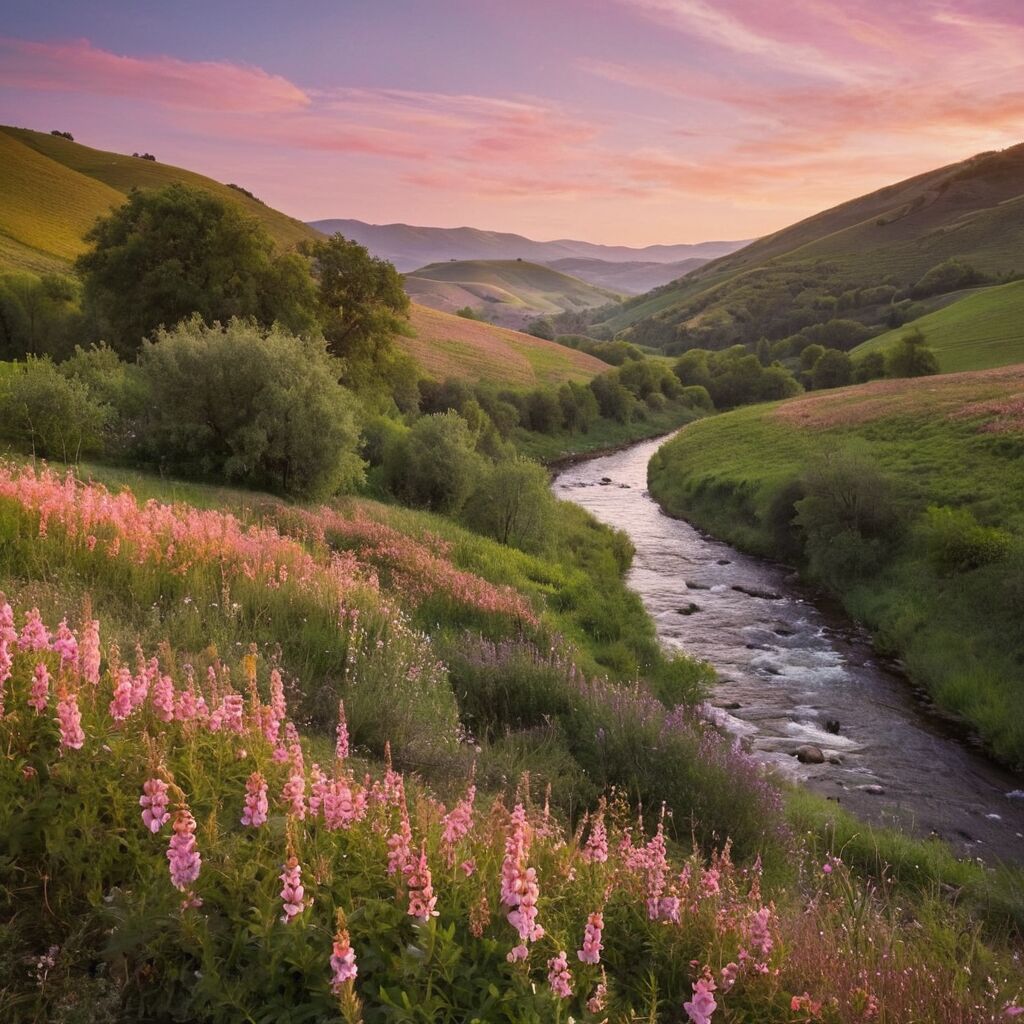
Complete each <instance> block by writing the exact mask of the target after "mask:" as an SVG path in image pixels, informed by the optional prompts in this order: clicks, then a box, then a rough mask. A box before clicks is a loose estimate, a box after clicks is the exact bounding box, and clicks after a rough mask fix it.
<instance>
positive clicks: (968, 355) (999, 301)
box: [853, 281, 1024, 373]
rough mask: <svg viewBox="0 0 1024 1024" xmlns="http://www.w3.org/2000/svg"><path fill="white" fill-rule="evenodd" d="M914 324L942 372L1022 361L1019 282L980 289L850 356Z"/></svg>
mask: <svg viewBox="0 0 1024 1024" xmlns="http://www.w3.org/2000/svg"><path fill="white" fill-rule="evenodd" d="M914 327H916V328H919V329H920V330H921V332H922V333H923V334H924V336H925V338H926V339H927V341H928V344H929V345H930V346H931V348H932V349H934V351H935V355H936V356H937V357H938V360H939V367H940V369H941V370H942V371H943V372H944V373H955V372H958V371H960V370H986V369H989V368H990V367H996V366H1009V365H1011V364H1013V363H1020V362H1024V281H1014V282H1012V283H1011V284H1004V285H999V286H998V287H995V288H985V289H983V290H981V291H978V292H974V293H972V294H970V295H967V296H966V297H964V298H961V299H960V300H959V301H957V302H955V303H953V304H952V305H950V306H946V307H945V308H944V309H940V310H937V311H936V312H934V313H929V314H928V315H927V316H923V317H919V318H918V319H917V320H913V321H911V322H910V323H909V324H906V325H905V326H903V327H901V328H898V329H897V330H894V331H888V332H887V333H885V334H881V335H879V336H878V337H877V338H872V339H871V340H870V341H866V342H864V344H863V345H858V346H857V348H855V349H854V350H853V354H854V356H860V355H864V354H865V353H867V352H876V351H885V350H886V349H888V348H889V347H890V346H892V345H893V344H894V343H895V342H897V341H898V340H899V339H900V337H901V336H902V335H903V334H904V333H905V332H906V331H907V330H909V329H911V328H914Z"/></svg>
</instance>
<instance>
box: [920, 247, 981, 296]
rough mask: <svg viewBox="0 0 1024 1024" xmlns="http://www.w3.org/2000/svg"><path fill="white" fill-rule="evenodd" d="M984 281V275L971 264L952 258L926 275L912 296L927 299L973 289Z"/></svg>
mask: <svg viewBox="0 0 1024 1024" xmlns="http://www.w3.org/2000/svg"><path fill="white" fill-rule="evenodd" d="M984 280H985V278H984V275H982V274H979V273H978V271H977V270H976V269H975V268H974V267H972V266H971V265H970V264H969V263H965V262H964V261H963V260H961V259H957V258H956V257H950V258H949V259H948V260H943V261H942V263H939V264H937V265H936V266H934V267H932V268H931V270H929V271H928V272H927V273H926V274H924V275H923V276H922V277H921V278H920V279H919V280H918V281H917V282H916V283H915V284H914V286H913V287H912V288H911V289H910V295H911V298H914V299H925V298H927V297H928V296H929V295H941V294H942V293H943V292H955V291H958V290H959V289H961V288H971V287H973V286H974V285H977V284H982V283H983V282H984Z"/></svg>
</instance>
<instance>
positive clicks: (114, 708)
mask: <svg viewBox="0 0 1024 1024" xmlns="http://www.w3.org/2000/svg"><path fill="white" fill-rule="evenodd" d="M109 710H110V717H111V718H112V719H114V721H115V722H123V721H124V720H125V719H126V718H127V717H128V716H129V715H130V714H131V713H132V674H131V672H130V671H129V670H128V669H127V668H124V667H121V668H120V669H118V672H117V685H116V686H115V687H114V699H113V700H112V701H111V702H110V707H109Z"/></svg>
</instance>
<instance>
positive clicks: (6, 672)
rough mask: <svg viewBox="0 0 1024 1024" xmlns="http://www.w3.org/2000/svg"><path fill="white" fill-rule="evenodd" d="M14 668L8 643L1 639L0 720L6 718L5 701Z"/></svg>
mask: <svg viewBox="0 0 1024 1024" xmlns="http://www.w3.org/2000/svg"><path fill="white" fill-rule="evenodd" d="M13 668H14V659H13V658H12V657H11V651H10V647H9V645H8V642H7V641H6V640H3V639H0V718H3V717H4V701H5V694H6V687H7V680H8V679H10V678H11V672H12V670H13Z"/></svg>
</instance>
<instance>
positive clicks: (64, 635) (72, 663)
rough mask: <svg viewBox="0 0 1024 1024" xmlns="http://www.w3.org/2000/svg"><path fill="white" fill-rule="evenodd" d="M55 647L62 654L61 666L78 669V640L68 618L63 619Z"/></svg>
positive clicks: (73, 670) (55, 639) (54, 642)
mask: <svg viewBox="0 0 1024 1024" xmlns="http://www.w3.org/2000/svg"><path fill="white" fill-rule="evenodd" d="M53 649H54V650H55V651H56V652H57V653H58V654H59V655H60V667H61V668H62V669H68V670H69V671H71V672H77V671H78V640H77V639H76V638H75V634H74V633H72V632H71V630H70V629H69V628H68V620H67V619H61V621H60V625H59V626H58V627H57V636H56V637H55V638H54V641H53Z"/></svg>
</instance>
